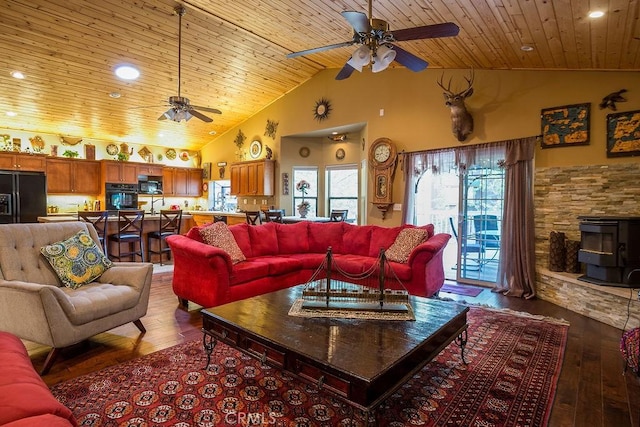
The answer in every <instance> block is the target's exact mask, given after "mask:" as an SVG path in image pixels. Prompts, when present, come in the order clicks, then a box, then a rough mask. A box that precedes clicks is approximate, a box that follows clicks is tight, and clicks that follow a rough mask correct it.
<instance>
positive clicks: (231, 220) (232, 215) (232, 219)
mask: <svg viewBox="0 0 640 427" xmlns="http://www.w3.org/2000/svg"><path fill="white" fill-rule="evenodd" d="M189 214H190V215H191V216H192V217H193V222H194V225H204V224H208V223H210V222H213V221H214V217H221V218H225V220H226V223H227V224H228V225H234V224H242V223H245V222H247V216H246V215H245V213H244V212H223V211H189Z"/></svg>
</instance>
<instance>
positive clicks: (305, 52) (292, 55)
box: [287, 40, 355, 58]
mask: <svg viewBox="0 0 640 427" xmlns="http://www.w3.org/2000/svg"><path fill="white" fill-rule="evenodd" d="M354 43H355V40H350V41H348V42H342V43H336V44H330V45H328V46H322V47H314V48H313V49H307V50H301V51H300V52H293V53H288V54H287V58H295V57H296V56H303V55H309V54H311V53H318V52H324V51H325V50H329V49H336V48H338V47H345V46H351V45H352V44H354Z"/></svg>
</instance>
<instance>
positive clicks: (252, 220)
mask: <svg viewBox="0 0 640 427" xmlns="http://www.w3.org/2000/svg"><path fill="white" fill-rule="evenodd" d="M245 214H246V215H247V224H249V225H260V224H262V219H261V218H260V211H246V212H245Z"/></svg>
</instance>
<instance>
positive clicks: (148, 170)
mask: <svg viewBox="0 0 640 427" xmlns="http://www.w3.org/2000/svg"><path fill="white" fill-rule="evenodd" d="M162 169H163V167H162V165H153V164H148V165H146V164H138V165H137V170H138V175H146V176H162Z"/></svg>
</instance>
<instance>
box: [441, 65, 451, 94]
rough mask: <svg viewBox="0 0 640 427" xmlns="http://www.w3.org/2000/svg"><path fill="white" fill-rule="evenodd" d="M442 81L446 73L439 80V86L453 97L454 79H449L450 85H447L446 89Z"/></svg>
mask: <svg viewBox="0 0 640 427" xmlns="http://www.w3.org/2000/svg"><path fill="white" fill-rule="evenodd" d="M442 79H444V71H443V72H442V75H441V76H440V78H439V79H438V86H440V87H441V88H442V90H444V91H445V92H447V94H449V95H453V92H451V89H450V88H451V79H452V77H449V83H448V84H447V87H444V85H443V84H442Z"/></svg>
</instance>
